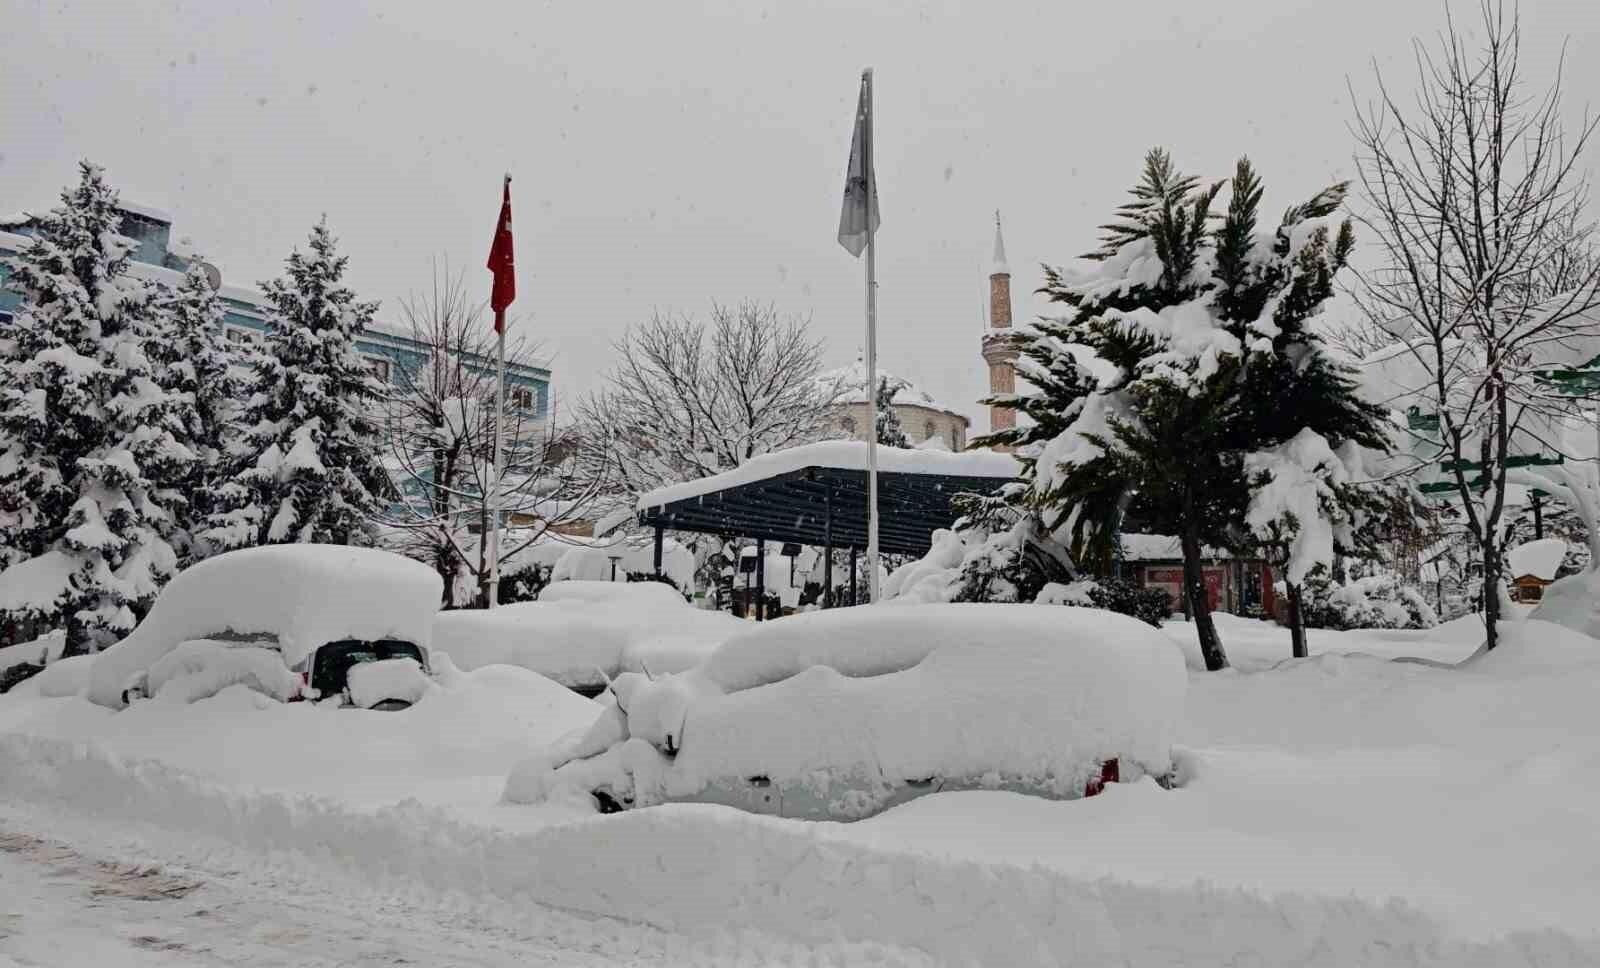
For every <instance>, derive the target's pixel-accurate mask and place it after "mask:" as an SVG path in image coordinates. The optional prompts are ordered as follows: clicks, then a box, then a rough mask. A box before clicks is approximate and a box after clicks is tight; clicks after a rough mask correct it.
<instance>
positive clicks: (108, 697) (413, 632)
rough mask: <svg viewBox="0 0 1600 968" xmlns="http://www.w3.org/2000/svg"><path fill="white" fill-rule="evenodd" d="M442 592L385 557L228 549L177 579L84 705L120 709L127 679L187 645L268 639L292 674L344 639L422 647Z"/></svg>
mask: <svg viewBox="0 0 1600 968" xmlns="http://www.w3.org/2000/svg"><path fill="white" fill-rule="evenodd" d="M442 594H443V589H442V584H441V582H440V579H439V576H438V575H437V574H436V573H435V572H434V571H433V569H431V568H429V567H428V566H426V565H423V564H421V563H419V562H416V561H412V560H410V559H409V558H404V557H401V556H400V555H397V554H392V553H390V552H387V551H378V550H375V549H371V548H350V547H345V546H339V545H317V544H302V545H274V546H271V547H265V548H247V549H243V550H240V551H231V552H228V553H227V554H223V555H218V556H217V557H215V558H210V559H207V560H206V561H203V562H201V563H199V564H197V565H195V566H194V567H192V568H188V569H186V570H185V571H183V572H182V573H180V574H179V575H178V576H177V577H176V578H174V579H173V580H172V582H171V583H170V584H168V585H167V587H166V588H165V589H164V590H163V591H162V592H161V595H160V597H159V598H157V599H156V603H155V607H154V608H152V609H151V610H150V614H149V615H148V616H146V617H145V620H144V621H143V622H141V623H140V624H139V627H138V628H136V629H134V631H133V633H132V634H131V635H129V636H128V637H127V638H125V639H123V640H122V641H121V642H118V643H117V644H116V645H113V646H112V647H111V648H109V649H107V650H106V651H105V652H103V653H101V654H100V656H99V657H98V658H97V659H96V660H95V663H94V669H93V672H92V673H91V675H90V682H89V698H90V699H91V700H93V701H94V702H97V703H99V704H101V705H103V706H111V707H116V706H119V705H121V703H122V698H121V697H122V690H123V689H124V688H125V687H126V685H127V683H128V681H129V679H130V678H131V677H132V676H134V675H135V674H137V673H139V672H141V671H144V670H146V669H148V668H149V667H150V666H151V665H152V664H153V663H155V661H156V660H157V659H160V658H161V657H162V656H164V655H166V654H167V653H168V652H171V651H172V650H173V649H174V648H176V647H177V646H178V644H179V643H180V642H184V641H188V640H191V639H205V638H217V637H219V636H228V635H232V636H267V637H269V638H273V639H276V642H277V647H278V649H279V651H280V652H281V653H282V656H283V658H282V662H283V664H284V665H286V666H290V667H293V666H295V665H297V664H298V663H300V662H301V661H302V660H303V659H305V658H306V656H308V655H310V654H311V652H312V651H314V650H315V649H316V648H318V647H319V646H321V645H323V644H325V643H327V642H332V641H335V640H338V639H344V638H355V639H384V638H395V639H403V640H405V641H408V642H413V643H415V644H417V645H418V646H421V647H422V648H423V649H427V648H428V645H429V641H430V638H431V636H432V629H433V615H434V613H435V612H437V611H438V610H439V601H440V598H441V597H442Z"/></svg>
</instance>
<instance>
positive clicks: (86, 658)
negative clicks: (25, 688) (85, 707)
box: [25, 655, 94, 699]
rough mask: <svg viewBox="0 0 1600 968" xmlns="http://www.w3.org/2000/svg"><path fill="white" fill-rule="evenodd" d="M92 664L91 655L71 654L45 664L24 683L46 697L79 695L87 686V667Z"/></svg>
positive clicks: (58, 697)
mask: <svg viewBox="0 0 1600 968" xmlns="http://www.w3.org/2000/svg"><path fill="white" fill-rule="evenodd" d="M93 665H94V656H92V655H72V656H68V657H66V658H65V659H59V660H57V661H55V662H52V663H50V664H49V665H48V666H45V670H44V671H43V672H41V673H39V674H38V675H36V676H34V677H33V678H32V679H30V680H28V682H27V683H25V685H30V686H32V687H33V688H34V690H35V691H36V692H37V693H38V694H39V695H40V696H43V697H44V698H46V699H60V698H63V697H65V696H77V695H81V694H82V693H83V691H84V690H85V689H88V688H89V669H90V668H91V667H92V666H93Z"/></svg>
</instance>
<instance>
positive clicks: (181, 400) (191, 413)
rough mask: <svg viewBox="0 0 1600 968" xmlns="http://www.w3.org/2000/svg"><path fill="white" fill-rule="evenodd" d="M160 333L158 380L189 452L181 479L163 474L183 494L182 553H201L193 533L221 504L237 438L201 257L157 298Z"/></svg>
mask: <svg viewBox="0 0 1600 968" xmlns="http://www.w3.org/2000/svg"><path fill="white" fill-rule="evenodd" d="M161 309H162V312H161V315H160V317H159V320H160V324H161V337H160V338H159V339H157V340H155V341H153V342H152V343H151V345H150V357H151V361H152V362H153V363H155V364H156V367H157V377H156V379H157V382H158V383H160V384H161V385H162V386H163V387H164V388H166V389H167V390H168V392H169V393H170V394H172V396H173V400H174V407H173V415H172V420H173V425H174V435H175V436H176V437H177V438H178V439H179V440H181V441H182V442H184V443H185V445H186V446H187V447H188V448H189V449H190V450H191V451H193V452H194V454H195V458H196V459H195V461H194V463H193V464H192V465H191V466H190V467H189V469H188V473H187V474H186V475H184V476H183V478H182V479H181V480H178V481H173V482H168V483H169V486H170V487H171V488H173V489H175V490H176V491H178V492H179V494H180V495H181V498H182V500H181V502H180V503H177V504H176V505H175V506H174V507H173V510H174V513H175V515H176V516H177V518H178V528H177V531H176V535H175V537H176V539H177V547H178V551H179V554H180V557H181V558H182V559H183V560H185V561H192V560H195V559H198V558H203V557H205V548H204V547H202V545H201V542H199V541H198V540H197V538H196V535H197V534H198V533H199V532H200V531H201V530H202V529H203V528H204V526H205V522H206V519H207V518H208V516H209V515H211V514H212V513H214V512H215V511H217V510H218V508H219V507H220V503H219V501H218V495H217V490H218V488H220V487H221V486H222V484H223V483H224V481H225V479H224V476H223V475H224V474H225V473H227V471H228V466H227V462H226V458H227V452H228V448H229V445H230V442H231V441H233V440H234V439H236V438H237V436H238V435H237V429H238V425H237V416H238V414H237V411H238V402H237V397H238V394H239V388H240V384H241V381H240V379H239V376H240V374H239V373H238V362H237V361H236V360H235V359H234V354H233V353H232V352H231V351H230V350H229V348H228V345H227V342H226V341H225V339H224V336H223V308H222V302H221V300H219V299H218V298H217V293H216V290H214V289H212V288H211V280H210V279H209V278H207V276H206V272H205V268H204V265H203V264H202V263H201V261H200V260H199V259H195V260H194V261H193V262H191V263H190V265H189V268H188V269H187V270H186V271H185V272H184V276H183V280H182V281H181V282H180V283H179V284H178V287H177V289H175V290H173V291H172V292H170V293H168V294H167V295H166V298H165V299H164V300H163V301H162V305H161Z"/></svg>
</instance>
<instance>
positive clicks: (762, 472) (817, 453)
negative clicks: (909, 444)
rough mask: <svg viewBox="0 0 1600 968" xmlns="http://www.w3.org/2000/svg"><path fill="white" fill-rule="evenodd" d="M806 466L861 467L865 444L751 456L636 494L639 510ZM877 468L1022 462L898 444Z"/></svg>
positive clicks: (1005, 471)
mask: <svg viewBox="0 0 1600 968" xmlns="http://www.w3.org/2000/svg"><path fill="white" fill-rule="evenodd" d="M807 467H832V468H837V469H839V470H849V471H865V470H866V469H867V444H866V442H865V441H861V440H825V441H822V442H821V443H816V444H804V445H802V446H800V447H791V448H789V449H788V450H780V451H777V452H775V453H771V454H763V455H762V456H760V457H752V458H751V459H750V460H748V461H746V462H745V463H744V464H742V465H740V466H739V467H737V468H735V469H733V470H731V471H725V472H723V473H721V474H716V475H713V476H711V477H702V478H700V479H699V480H694V481H685V482H683V483H682V484H671V485H668V486H666V487H661V488H657V489H656V490H654V491H650V492H648V493H646V494H643V495H641V496H640V497H639V503H638V508H639V510H641V511H643V510H647V509H649V508H655V507H661V506H663V505H666V504H671V503H672V502H673V501H681V500H683V499H685V498H691V497H700V496H702V495H705V494H715V493H716V492H718V491H722V490H727V489H728V488H732V487H738V486H740V485H741V484H751V483H754V482H755V481H760V480H765V479H766V478H769V477H776V476H777V475H779V474H787V473H789V472H790V471H798V470H803V469H805V468H807ZM878 470H880V471H883V472H885V473H890V474H939V475H944V476H948V477H989V478H995V479H997V480H1010V479H1012V478H1015V477H1018V476H1020V475H1021V473H1022V464H1021V463H1019V462H1018V461H1017V459H1016V458H1015V457H1013V456H1011V455H1010V454H1001V453H996V452H994V451H992V450H969V451H962V452H961V453H956V454H952V453H949V452H947V451H938V450H905V449H902V448H899V447H879V448H878Z"/></svg>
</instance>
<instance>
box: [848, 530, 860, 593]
mask: <svg viewBox="0 0 1600 968" xmlns="http://www.w3.org/2000/svg"><path fill="white" fill-rule="evenodd" d="M860 601H861V596H860V595H858V594H856V549H855V546H854V545H852V546H851V547H850V604H852V605H855V604H857V603H859V602H860Z"/></svg>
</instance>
